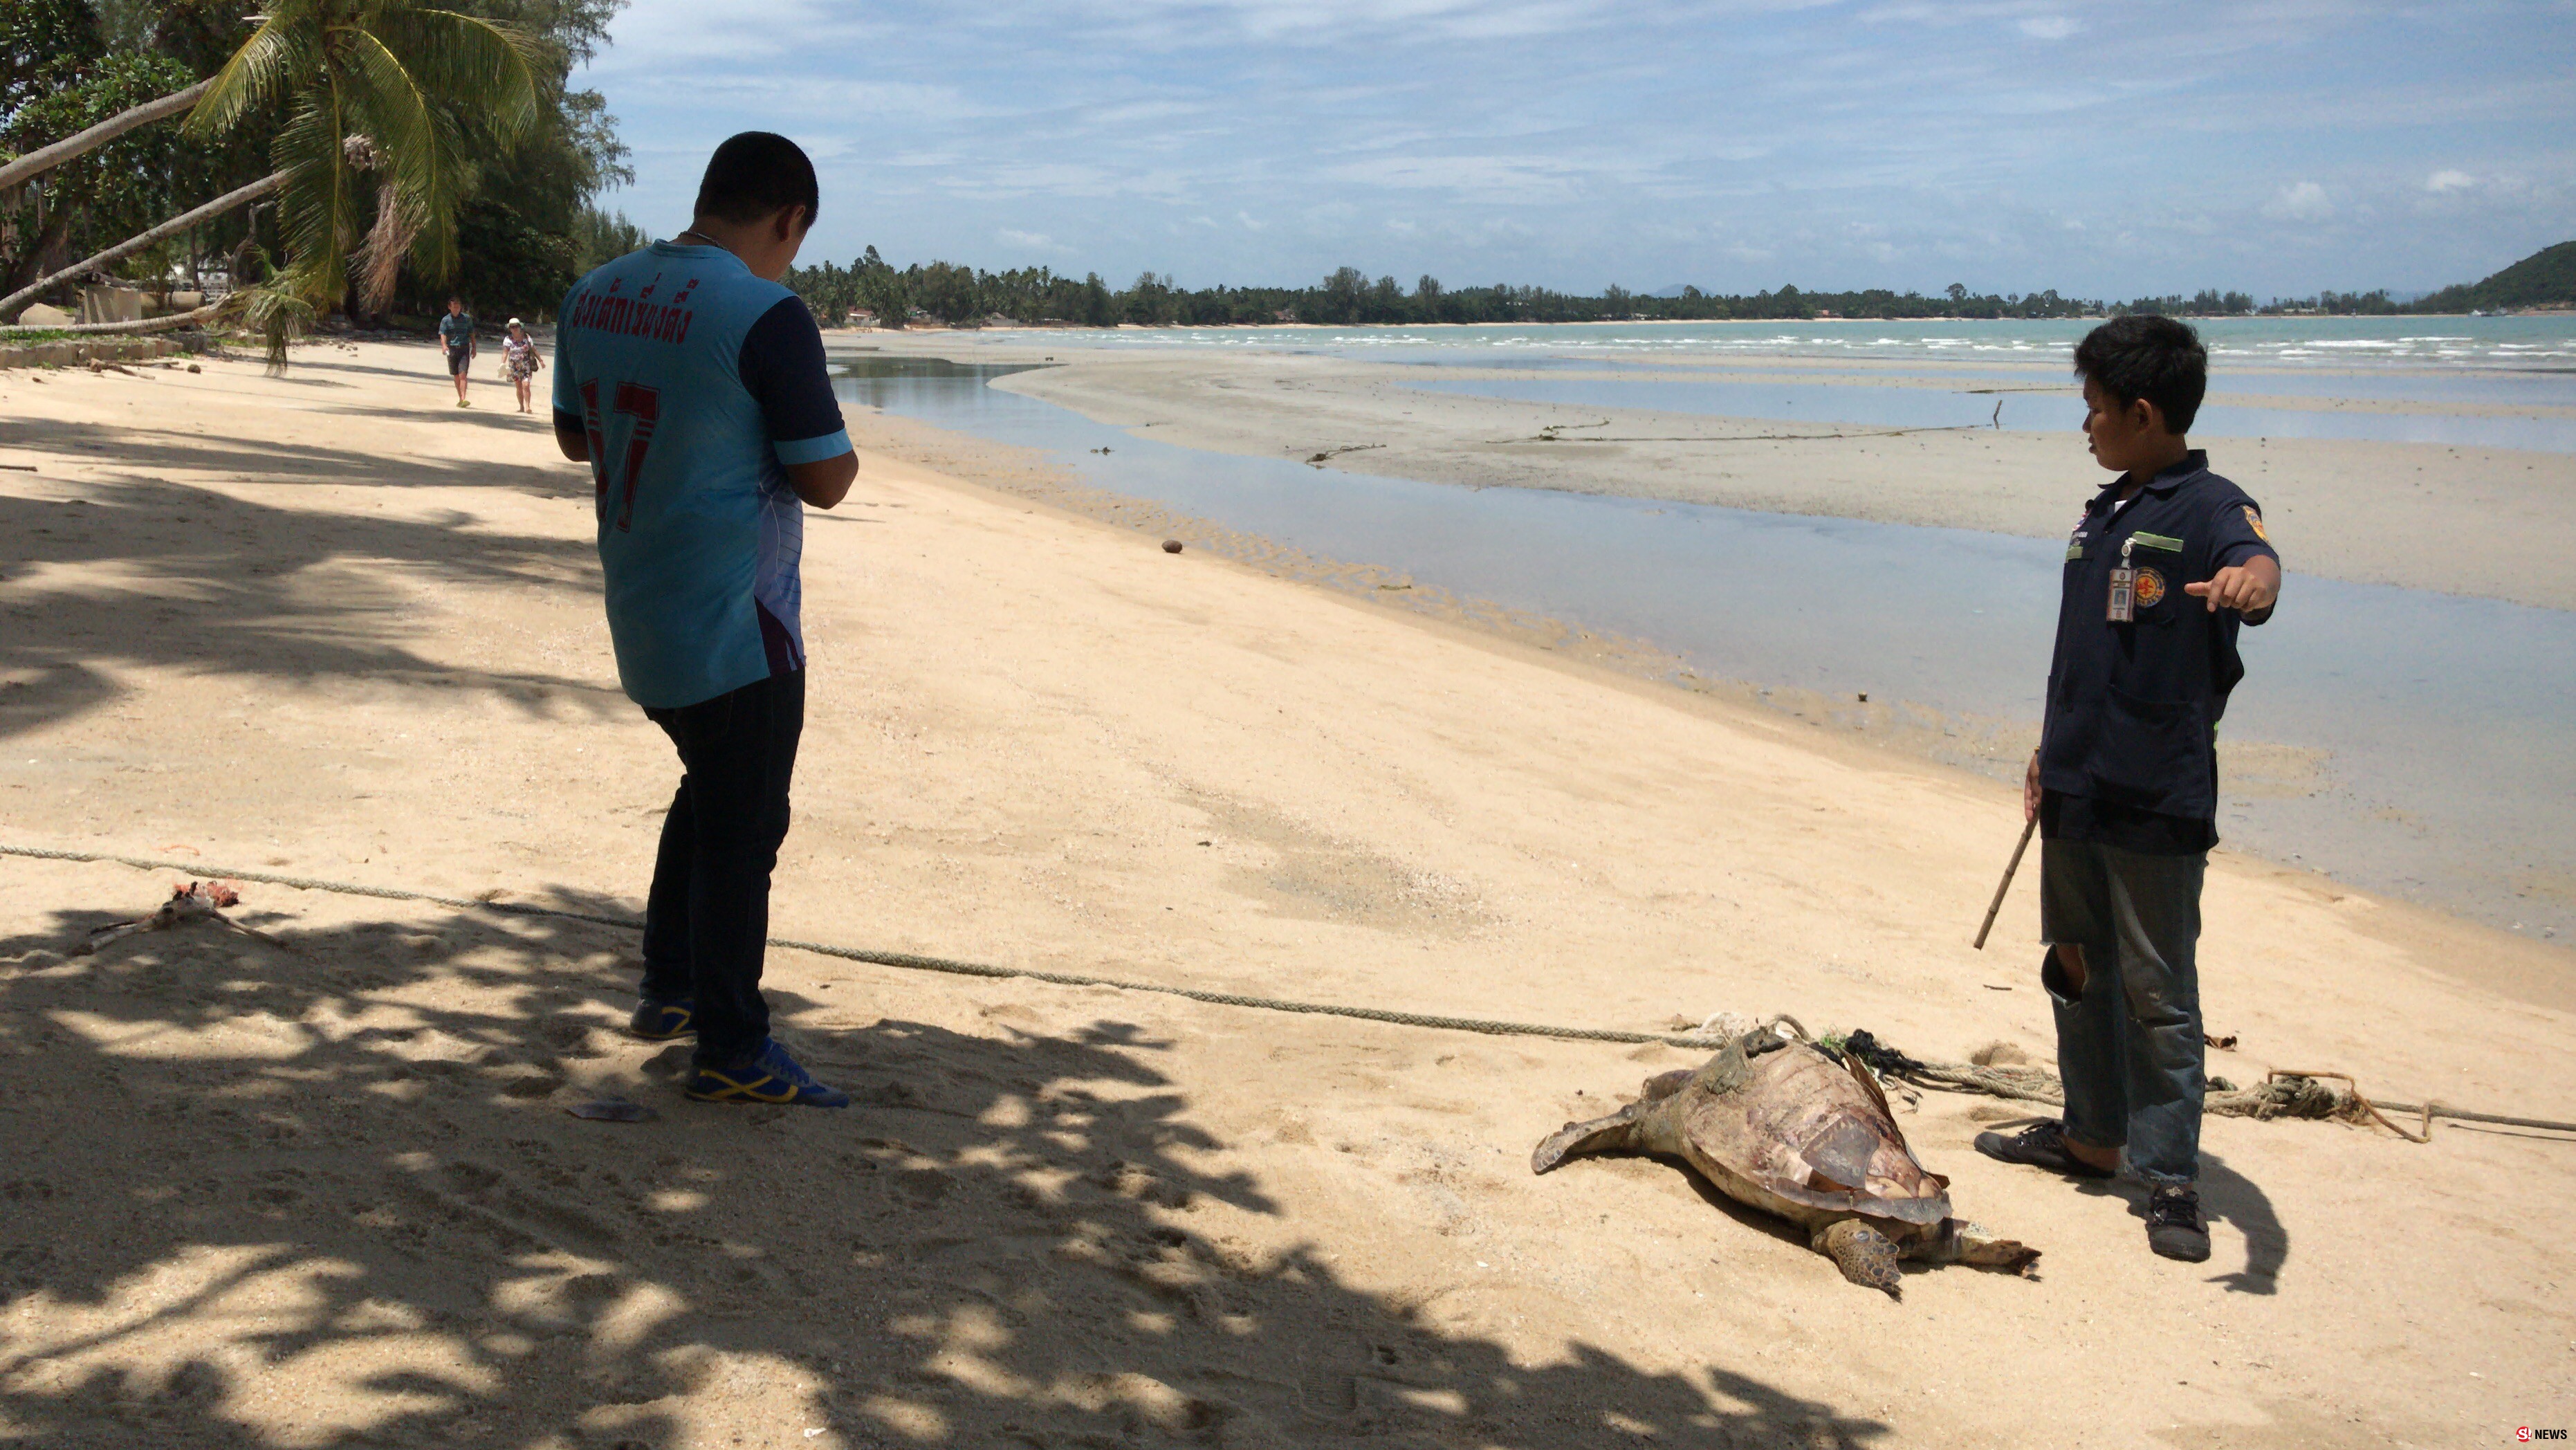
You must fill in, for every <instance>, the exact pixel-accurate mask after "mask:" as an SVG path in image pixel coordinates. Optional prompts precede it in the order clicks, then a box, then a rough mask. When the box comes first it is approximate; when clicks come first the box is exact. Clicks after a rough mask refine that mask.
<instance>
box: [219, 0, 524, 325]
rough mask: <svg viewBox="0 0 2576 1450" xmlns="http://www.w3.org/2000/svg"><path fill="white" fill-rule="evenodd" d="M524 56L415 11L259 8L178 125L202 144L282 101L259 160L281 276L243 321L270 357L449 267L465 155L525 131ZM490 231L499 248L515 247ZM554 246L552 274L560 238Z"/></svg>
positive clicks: (518, 42) (483, 26)
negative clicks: (333, 320)
mask: <svg viewBox="0 0 2576 1450" xmlns="http://www.w3.org/2000/svg"><path fill="white" fill-rule="evenodd" d="M539 54H541V52H540V42H539V41H537V40H536V39H535V38H534V37H532V36H530V35H528V34H527V33H526V32H523V31H520V30H518V29H516V28H514V27H510V26H504V25H498V24H495V23H493V22H491V21H488V20H484V19H482V18H480V17H478V16H471V15H466V14H462V13H460V12H458V11H453V10H445V9H439V8H435V7H432V6H429V5H425V4H421V3H419V0H272V3H271V4H270V6H269V9H268V10H267V12H266V13H265V14H263V15H262V16H261V17H260V24H259V28H258V29H257V30H255V31H253V32H252V33H251V36H250V38H249V39H248V40H246V41H244V42H243V43H242V47H241V49H239V50H238V51H235V52H234V53H233V55H232V57H231V58H230V59H229V60H227V61H225V62H224V65H223V68H222V69H220V70H218V71H217V72H215V75H214V83H213V85H212V86H211V87H210V88H209V89H208V90H207V92H206V95H205V99H203V100H201V101H199V102H198V103H197V107H196V109H195V110H194V111H192V112H191V113H190V114H189V117H188V122H187V126H186V128H185V131H186V134H188V135H190V136H197V137H208V136H217V135H221V134H222V133H223V132H224V131H226V130H228V129H230V127H231V126H232V125H233V124H234V122H235V121H237V120H239V119H240V118H241V117H242V116H243V115H244V114H245V113H247V112H250V111H251V110H252V109H253V108H254V107H256V106H258V105H260V104H261V103H264V102H275V101H283V102H285V103H286V106H287V118H286V123H285V124H284V125H283V126H281V127H279V128H278V131H277V135H276V139H275V140H274V141H272V142H271V143H270V152H269V155H270V162H271V164H272V165H274V166H275V167H276V168H277V169H278V170H279V171H281V172H283V173H285V175H286V178H287V180H286V187H285V190H284V191H283V192H281V193H280V195H279V199H278V227H279V232H280V235H281V237H282V239H283V241H284V243H285V252H286V258H285V265H284V266H283V267H282V268H281V269H280V270H279V271H278V272H277V274H276V275H274V276H273V277H271V278H270V279H269V281H268V282H267V283H265V284H263V285H262V287H261V288H260V289H259V291H258V292H257V293H256V294H255V296H254V297H253V300H252V303H251V311H250V314H249V315H250V317H251V319H252V320H253V321H254V323H256V324H258V325H261V326H262V327H263V329H264V330H265V331H266V333H267V335H268V339H269V357H270V359H271V361H273V362H280V363H282V362H283V361H284V360H285V348H286V338H287V335H288V333H289V331H290V330H291V329H292V328H293V327H294V326H296V325H298V324H300V323H301V322H302V321H303V320H304V319H307V318H310V317H311V316H313V315H314V314H315V313H318V312H322V311H325V310H328V309H330V308H332V307H335V306H337V305H339V304H340V302H341V301H342V299H344V298H346V297H347V296H348V295H349V294H350V292H351V290H352V288H353V287H354V288H356V289H357V290H358V291H359V293H360V294H361V295H362V297H363V298H364V301H365V305H367V306H368V307H370V308H371V309H372V308H381V307H382V306H383V305H384V304H385V303H386V302H387V301H388V300H390V298H391V296H392V293H393V287H394V283H395V280H396V279H397V277H398V276H399V275H400V271H401V268H402V266H403V263H404V262H405V260H406V259H408V260H409V262H410V263H411V265H412V266H413V267H414V268H415V269H417V270H418V271H419V272H420V273H421V274H423V275H425V276H428V277H432V278H438V279H442V280H443V279H444V278H445V277H447V276H448V275H449V274H450V273H451V272H452V271H454V269H455V266H456V255H457V230H458V216H457V213H458V212H459V211H460V210H461V208H462V203H463V202H464V200H465V198H466V196H467V194H468V193H469V192H470V191H471V190H472V187H473V182H474V180H475V174H474V173H475V162H474V160H473V158H475V157H476V156H478V155H488V154H491V152H492V148H493V147H495V146H497V147H500V148H507V147H509V146H512V145H514V144H515V143H516V142H517V140H518V138H519V137H521V136H523V135H525V134H527V132H528V131H529V130H530V129H531V128H532V127H533V126H534V125H535V123H536V121H537V94H538V92H537V84H536V79H535V74H534V68H533V67H532V65H531V61H532V59H534V58H535V57H537V56H538V55H539ZM477 141H482V142H485V143H486V144H485V145H482V146H478V145H476V144H475V143H476V142H477ZM370 214H372V219H370ZM513 220H514V219H513ZM502 231H503V238H502V239H501V240H500V241H498V243H497V245H500V246H502V247H504V248H508V247H511V246H513V245H515V244H521V243H524V242H525V241H526V240H527V234H526V233H525V232H524V231H521V230H518V229H514V228H509V227H507V226H506V225H504V227H503V228H502ZM558 240H559V241H560V242H561V244H562V247H563V250H564V251H565V252H566V253H567V255H566V257H565V259H564V265H565V266H566V267H567V268H568V267H569V260H570V259H569V255H568V254H569V250H570V239H569V237H561V238H559V239H558Z"/></svg>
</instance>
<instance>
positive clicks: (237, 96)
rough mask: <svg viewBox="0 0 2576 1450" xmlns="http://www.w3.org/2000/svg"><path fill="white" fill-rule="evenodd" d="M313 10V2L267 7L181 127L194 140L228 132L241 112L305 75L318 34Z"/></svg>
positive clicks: (291, 0)
mask: <svg viewBox="0 0 2576 1450" xmlns="http://www.w3.org/2000/svg"><path fill="white" fill-rule="evenodd" d="M313 10H314V6H313V3H312V0H280V3H278V4H276V5H273V6H271V7H270V10H269V14H268V17H267V18H266V19H265V20H263V21H261V22H260V26H259V29H257V30H255V31H252V32H251V37H250V39H248V40H246V41H243V42H242V46H241V49H239V50H236V51H234V52H233V53H232V56H231V58H230V59H228V60H226V61H225V62H224V64H223V68H222V69H221V70H218V71H216V72H215V74H214V77H213V79H212V80H211V81H210V82H209V83H208V85H207V86H206V93H205V94H204V95H203V96H200V97H199V98H198V99H197V104H196V105H195V106H193V107H190V108H189V111H188V119H187V120H186V121H185V122H183V123H181V129H182V130H183V131H184V132H185V133H186V134H187V135H189V136H192V137H198V138H204V137H209V136H213V135H215V134H217V133H219V132H222V131H225V130H227V129H230V127H231V126H232V124H233V123H234V122H235V121H238V120H240V119H241V115H242V112H244V111H246V110H248V109H249V108H250V107H252V106H254V105H256V104H258V103H259V102H261V101H263V100H266V99H268V98H269V97H270V96H272V95H275V94H276V93H277V92H278V91H279V90H280V89H281V88H283V87H285V86H288V85H291V84H293V83H294V82H295V81H296V80H298V79H300V78H301V77H303V76H305V75H308V74H310V73H311V72H312V70H313V64H312V62H313V59H314V46H313V41H314V38H315V37H316V36H317V35H318V34H319V33H320V27H319V26H318V25H317V24H315V23H314V20H315V18H316V17H315V16H314V14H313Z"/></svg>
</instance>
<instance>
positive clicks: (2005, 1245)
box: [1915, 1218, 2039, 1278]
mask: <svg viewBox="0 0 2576 1450" xmlns="http://www.w3.org/2000/svg"><path fill="white" fill-rule="evenodd" d="M1915 1257H1917V1258H1921V1259H1928V1260H1931V1261H1932V1262H1935V1263H1942V1264H1965V1265H1967V1266H1968V1267H1969V1268H1972V1269H2000V1270H2002V1271H2003V1272H2005V1273H2008V1274H2019V1275H2021V1276H2023V1277H2024V1278H2029V1277H2031V1265H2033V1264H2036V1263H2038V1262H2039V1250H2037V1249H2034V1248H2032V1247H2031V1246H2030V1245H2028V1244H2025V1243H2020V1242H2018V1241H2016V1240H2013V1239H1999V1238H1992V1237H1989V1236H1988V1235H1987V1233H1986V1231H1985V1229H1984V1228H1982V1227H1980V1226H1979V1225H1976V1224H1973V1223H1969V1222H1967V1221H1965V1220H1963V1219H1955V1218H1951V1219H1944V1220H1942V1221H1941V1231H1940V1232H1939V1233H1938V1234H1936V1235H1934V1236H1933V1237H1932V1238H1931V1239H1930V1240H1929V1241H1927V1242H1926V1244H1925V1245H1924V1248H1923V1250H1922V1251H1921V1252H1920V1253H1918V1254H1916V1256H1915Z"/></svg>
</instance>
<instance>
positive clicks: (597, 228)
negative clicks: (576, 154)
mask: <svg viewBox="0 0 2576 1450" xmlns="http://www.w3.org/2000/svg"><path fill="white" fill-rule="evenodd" d="M652 242H653V239H652V238H651V237H648V236H646V235H644V229H643V228H642V227H639V226H637V225H635V223H633V222H631V221H628V220H627V219H626V213H624V212H622V211H621V212H619V213H617V214H616V215H615V216H610V215H609V214H608V213H607V212H604V211H602V210H600V209H599V208H598V207H595V206H591V207H584V208H582V212H581V219H580V221H579V222H578V223H577V224H576V226H575V227H574V230H573V251H574V256H573V268H574V270H575V271H577V272H587V271H589V270H590V269H591V268H593V267H597V266H601V265H603V264H605V263H609V262H614V261H616V260H617V259H618V258H620V257H623V256H625V255H626V254H627V253H629V252H632V251H637V250H639V249H641V248H644V247H648V246H650V245H652ZM834 320H835V321H838V319H837V318H836V319H834Z"/></svg>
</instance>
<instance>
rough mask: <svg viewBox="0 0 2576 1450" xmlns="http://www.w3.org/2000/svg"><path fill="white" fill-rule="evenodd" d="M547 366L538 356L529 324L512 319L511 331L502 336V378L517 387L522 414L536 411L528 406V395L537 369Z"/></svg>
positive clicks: (535, 342)
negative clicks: (529, 331)
mask: <svg viewBox="0 0 2576 1450" xmlns="http://www.w3.org/2000/svg"><path fill="white" fill-rule="evenodd" d="M545 365H546V363H545V359H543V358H541V357H539V356H537V340H536V339H535V338H533V337H530V336H528V326H527V324H526V323H524V322H521V321H520V320H519V319H517V318H515V317H513V318H511V319H510V328H509V331H507V332H505V333H503V334H502V335H501V376H503V377H505V378H508V379H509V380H510V381H511V383H513V384H514V385H516V386H517V388H518V390H519V411H520V412H522V413H532V412H535V411H536V410H535V409H534V408H531V407H529V406H528V394H529V392H530V391H531V390H532V389H533V387H534V385H535V379H536V376H537V369H539V368H541V367H544V366H545Z"/></svg>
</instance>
